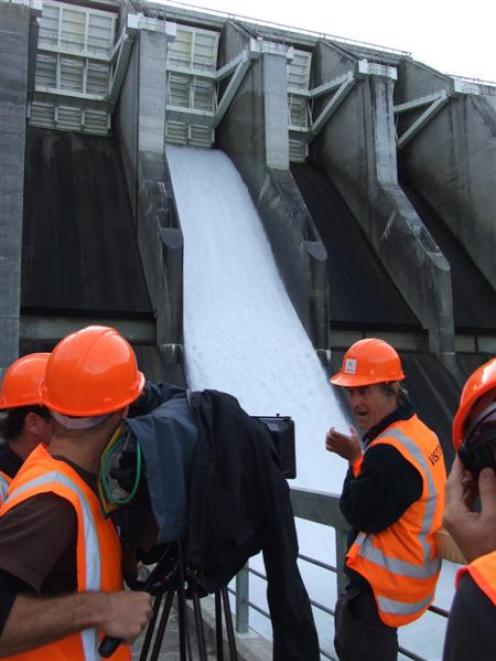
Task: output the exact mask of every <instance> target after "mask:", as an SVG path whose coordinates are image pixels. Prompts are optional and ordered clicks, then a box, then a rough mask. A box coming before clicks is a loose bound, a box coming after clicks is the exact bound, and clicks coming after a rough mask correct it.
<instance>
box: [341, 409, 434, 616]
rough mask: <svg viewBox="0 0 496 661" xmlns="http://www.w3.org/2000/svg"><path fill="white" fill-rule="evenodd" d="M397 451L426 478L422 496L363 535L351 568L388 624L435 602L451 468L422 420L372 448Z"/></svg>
mask: <svg viewBox="0 0 496 661" xmlns="http://www.w3.org/2000/svg"><path fill="white" fill-rule="evenodd" d="M378 445H390V446H392V447H394V448H396V449H397V450H398V451H399V452H400V453H401V454H402V456H403V457H404V458H405V459H406V460H407V461H409V462H410V463H411V464H412V465H413V466H414V467H415V468H416V469H417V470H418V472H419V473H420V475H421V476H422V495H421V497H420V499H419V500H417V501H416V502H414V503H412V505H410V507H408V509H407V510H406V511H405V512H404V513H403V514H402V516H401V517H400V518H399V519H398V520H397V521H395V522H394V523H393V524H391V525H390V526H388V527H387V528H385V529H384V530H381V531H380V532H378V533H369V534H367V533H364V532H360V533H359V534H358V536H357V538H356V540H355V542H354V543H353V544H352V546H351V547H350V549H349V551H348V553H347V555H346V565H347V566H348V567H350V568H351V569H353V570H354V571H356V572H358V573H359V574H361V575H362V576H364V577H365V579H366V580H367V581H368V583H369V584H370V586H371V588H372V592H373V594H374V598H375V601H376V604H377V611H378V614H379V617H380V618H381V620H382V621H383V622H384V624H386V625H388V626H390V627H398V626H402V625H404V624H408V623H409V622H412V621H413V620H416V619H417V618H419V617H420V616H421V615H422V613H423V612H424V611H425V610H426V609H427V608H428V607H429V605H430V604H431V603H432V601H433V599H434V592H435V588H436V582H437V579H438V576H439V571H440V569H441V560H440V558H439V557H438V554H437V549H436V543H435V539H434V535H435V533H436V531H437V530H438V529H439V528H440V527H441V523H442V515H443V507H444V485H445V482H446V469H445V466H444V459H443V453H442V449H441V446H440V444H439V440H438V438H437V436H436V435H435V434H434V432H432V431H431V430H430V429H429V428H428V427H426V425H424V424H423V422H421V421H420V420H419V419H418V417H417V416H416V415H414V416H412V417H411V418H409V419H408V420H400V421H397V422H395V423H393V424H392V425H391V426H390V427H388V428H387V429H386V430H385V431H383V432H382V433H381V434H380V435H379V436H378V437H377V438H375V439H374V440H373V441H372V442H371V443H370V444H369V445H368V447H367V450H366V452H368V450H369V449H370V448H373V447H376V446H378Z"/></svg>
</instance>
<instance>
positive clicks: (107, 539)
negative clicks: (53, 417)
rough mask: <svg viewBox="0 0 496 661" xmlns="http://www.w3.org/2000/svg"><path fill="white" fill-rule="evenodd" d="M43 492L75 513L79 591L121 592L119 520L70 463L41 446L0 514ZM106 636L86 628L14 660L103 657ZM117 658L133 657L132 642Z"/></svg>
mask: <svg viewBox="0 0 496 661" xmlns="http://www.w3.org/2000/svg"><path fill="white" fill-rule="evenodd" d="M42 493H54V494H56V495H57V496H60V497H62V498H65V499H66V500H68V501H69V502H70V503H71V505H72V506H73V507H74V510H75V512H76V515H77V542H76V556H77V590H78V592H85V591H103V592H111V591H116V590H122V589H123V582H122V570H121V547H120V543H119V539H118V537H117V533H116V531H115V527H114V524H113V523H112V522H111V521H110V519H105V518H104V516H103V514H102V512H101V508H100V503H99V501H98V498H97V496H96V494H95V493H94V492H93V491H92V489H91V488H90V487H89V486H88V485H87V484H86V482H85V481H84V480H83V479H82V478H81V477H80V476H79V475H78V474H77V472H76V471H75V470H74V469H73V468H72V467H71V466H70V465H69V464H67V463H66V462H64V461H59V460H57V459H54V458H53V457H51V456H50V454H49V453H48V451H47V450H46V448H45V447H43V446H42V445H39V446H38V447H37V448H35V450H33V452H32V453H31V454H30V455H29V457H28V458H27V459H26V461H25V462H24V464H23V466H22V467H21V468H20V470H19V472H18V473H17V475H16V477H15V478H14V480H13V481H12V484H11V487H10V490H9V494H8V498H7V500H6V502H5V503H4V505H3V507H2V508H1V510H0V516H2V515H4V514H5V513H6V512H8V511H9V510H10V509H12V508H13V507H15V506H16V505H18V504H19V503H21V502H23V501H25V500H27V499H28V498H31V497H33V496H35V495H38V494H42ZM102 637H103V634H101V633H99V632H97V631H96V630H95V629H86V630H84V631H81V632H79V633H75V634H72V635H70V636H67V637H65V638H62V639H61V640H58V641H56V642H53V643H49V644H48V645H43V646H42V647H37V648H36V649H33V650H31V651H29V652H23V653H21V654H16V655H14V656H11V657H9V658H11V659H15V660H16V661H69V660H70V661H98V660H99V659H100V655H99V654H98V645H99V644H100V642H101V638H102ZM112 659H115V660H116V661H129V660H130V659H131V653H130V649H129V646H128V645H121V646H120V647H119V649H118V650H117V651H116V652H115V653H114V654H113V655H112Z"/></svg>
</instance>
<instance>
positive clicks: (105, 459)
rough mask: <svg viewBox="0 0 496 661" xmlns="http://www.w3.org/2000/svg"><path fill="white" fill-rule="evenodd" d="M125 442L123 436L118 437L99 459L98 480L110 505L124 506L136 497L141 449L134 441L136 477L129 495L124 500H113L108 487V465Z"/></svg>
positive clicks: (139, 474)
mask: <svg viewBox="0 0 496 661" xmlns="http://www.w3.org/2000/svg"><path fill="white" fill-rule="evenodd" d="M125 440H126V439H125V438H124V436H122V435H120V436H119V437H118V439H117V441H116V442H115V443H113V444H112V446H111V447H109V448H107V449H106V450H105V452H104V454H103V455H102V459H101V470H100V480H101V482H102V485H103V489H104V491H105V497H106V498H107V500H108V502H109V503H112V504H114V505H126V504H127V503H129V501H130V500H132V499H133V498H134V496H135V495H136V492H137V490H138V485H139V481H140V478H141V447H140V444H139V443H138V442H137V441H136V475H135V477H134V484H133V488H132V489H131V492H130V494H129V495H128V496H126V497H125V498H115V497H114V496H113V495H112V488H111V486H110V485H109V474H110V469H109V463H110V460H111V459H112V457H113V455H114V454H115V453H116V452H117V451H118V450H120V449H121V447H122V445H123V444H124V442H125Z"/></svg>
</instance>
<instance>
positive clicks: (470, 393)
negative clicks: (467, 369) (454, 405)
mask: <svg viewBox="0 0 496 661" xmlns="http://www.w3.org/2000/svg"><path fill="white" fill-rule="evenodd" d="M493 389H494V397H495V399H496V358H492V359H491V360H489V361H488V362H487V363H484V365H481V366H480V367H478V368H477V369H476V370H475V372H473V373H472V374H471V375H470V376H469V377H468V379H467V381H466V383H465V385H464V386H463V390H462V394H461V395H460V403H459V405H458V410H457V412H456V413H455V417H454V418H453V429H452V440H453V445H454V447H455V449H456V450H458V449H459V448H460V447H461V445H462V443H463V439H464V436H465V432H466V431H467V429H466V422H467V419H468V416H469V415H470V411H471V410H472V407H473V406H474V404H475V403H476V402H477V400H478V399H480V398H481V397H482V396H483V395H485V394H486V393H488V392H489V391H491V390H493Z"/></svg>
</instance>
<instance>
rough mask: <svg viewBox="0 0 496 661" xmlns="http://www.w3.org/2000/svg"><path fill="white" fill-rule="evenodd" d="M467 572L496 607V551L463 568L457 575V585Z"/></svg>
mask: <svg viewBox="0 0 496 661" xmlns="http://www.w3.org/2000/svg"><path fill="white" fill-rule="evenodd" d="M465 572H468V573H469V574H470V576H471V577H472V578H473V580H474V581H475V582H476V583H477V585H478V586H479V587H480V589H481V590H482V592H484V594H485V595H486V596H487V597H488V599H490V600H491V601H492V603H493V604H494V605H495V606H496V551H493V552H492V553H488V554H487V555H481V557H480V558H477V560H474V561H473V562H471V563H470V564H469V565H467V566H466V567H462V568H461V569H460V570H459V571H458V572H457V575H456V582H457V585H458V582H459V581H460V578H461V576H462V575H463V574H464V573H465Z"/></svg>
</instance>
